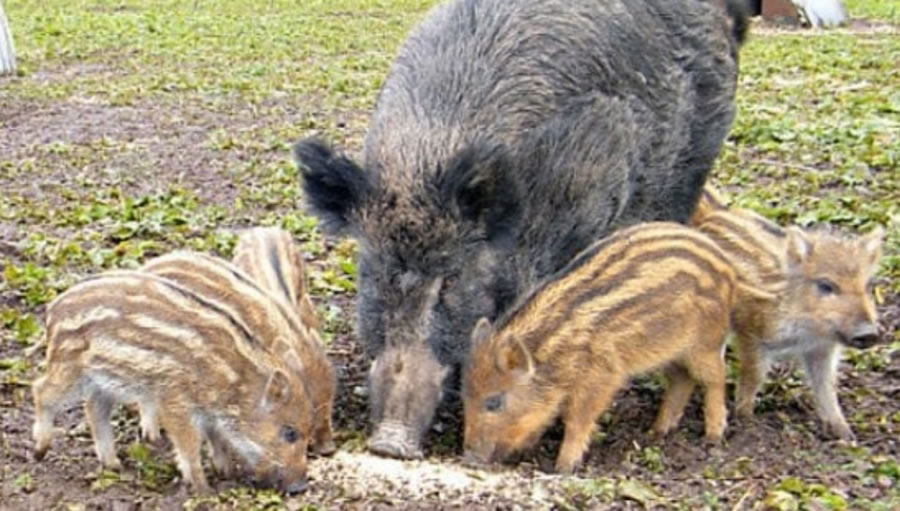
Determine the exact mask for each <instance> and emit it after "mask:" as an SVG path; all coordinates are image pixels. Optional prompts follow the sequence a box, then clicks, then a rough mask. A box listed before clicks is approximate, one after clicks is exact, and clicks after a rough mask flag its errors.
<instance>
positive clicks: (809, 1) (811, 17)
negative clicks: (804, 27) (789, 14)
mask: <svg viewBox="0 0 900 511" xmlns="http://www.w3.org/2000/svg"><path fill="white" fill-rule="evenodd" d="M792 1H793V2H794V5H796V6H797V11H798V12H799V13H800V15H801V16H803V17H804V18H806V20H807V21H809V24H810V26H813V27H829V26H832V25H840V24H842V23H844V22H845V21H847V9H846V8H845V7H844V3H843V2H841V0H792Z"/></svg>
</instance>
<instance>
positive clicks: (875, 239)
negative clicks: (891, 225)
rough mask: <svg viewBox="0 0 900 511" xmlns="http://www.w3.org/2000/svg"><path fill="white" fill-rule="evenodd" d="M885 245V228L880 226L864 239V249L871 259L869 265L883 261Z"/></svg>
mask: <svg viewBox="0 0 900 511" xmlns="http://www.w3.org/2000/svg"><path fill="white" fill-rule="evenodd" d="M883 244H884V228H883V227H881V226H880V225H879V226H878V227H875V228H874V229H872V230H871V231H869V233H868V234H866V235H865V236H863V237H862V247H863V250H865V251H866V254H867V255H868V257H869V263H870V264H875V263H877V262H878V260H879V259H881V246H882V245H883Z"/></svg>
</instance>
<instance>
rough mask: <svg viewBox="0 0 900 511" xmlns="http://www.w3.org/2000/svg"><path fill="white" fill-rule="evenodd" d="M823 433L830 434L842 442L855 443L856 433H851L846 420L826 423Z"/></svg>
mask: <svg viewBox="0 0 900 511" xmlns="http://www.w3.org/2000/svg"><path fill="white" fill-rule="evenodd" d="M825 433H826V435H828V436H831V437H832V438H835V439H837V440H839V441H841V442H843V443H847V444H855V443H856V435H855V434H853V430H852V429H850V426H849V425H847V423H846V422H838V423H833V424H826V426H825Z"/></svg>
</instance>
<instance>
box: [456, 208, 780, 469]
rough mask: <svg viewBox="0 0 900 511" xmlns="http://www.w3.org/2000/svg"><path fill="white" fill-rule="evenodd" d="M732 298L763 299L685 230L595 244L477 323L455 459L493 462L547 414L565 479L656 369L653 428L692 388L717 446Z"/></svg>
mask: <svg viewBox="0 0 900 511" xmlns="http://www.w3.org/2000/svg"><path fill="white" fill-rule="evenodd" d="M743 297H746V299H756V300H760V299H762V300H770V299H772V298H773V297H771V296H770V295H768V294H766V293H763V292H760V291H758V290H756V289H754V288H752V287H749V286H747V285H745V284H743V283H741V282H739V281H738V279H737V276H736V272H735V270H734V267H733V266H732V264H731V262H730V260H729V259H728V257H727V256H726V255H725V254H724V253H723V252H722V251H721V250H720V249H719V248H718V247H717V246H716V245H715V243H713V242H712V240H710V239H709V238H707V237H706V236H705V235H703V234H701V233H699V232H697V231H695V230H693V229H691V228H689V227H687V226H684V225H681V224H677V223H673V222H651V223H645V224H639V225H636V226H632V227H629V228H625V229H622V230H620V231H617V232H615V233H613V234H612V235H610V236H609V237H607V238H605V239H604V240H601V241H599V242H596V243H595V244H593V245H591V246H590V247H589V248H588V249H586V250H585V251H583V252H581V253H580V254H579V255H578V256H577V257H575V258H574V259H573V260H572V262H570V263H569V264H568V265H567V266H566V267H565V268H563V269H562V270H561V271H560V272H559V273H558V274H555V275H554V276H552V277H550V278H548V279H547V280H546V282H544V283H543V284H542V285H541V286H539V287H538V288H536V289H535V290H534V291H533V292H531V293H530V294H528V295H527V297H526V298H523V300H522V301H521V302H520V304H519V305H518V306H516V307H514V308H513V309H511V311H510V312H509V313H508V314H506V315H504V316H501V318H500V319H498V321H497V322H496V325H495V326H494V327H492V326H491V324H490V322H489V321H488V320H487V319H486V318H482V319H481V320H479V322H478V323H477V325H476V327H475V329H474V332H473V334H472V343H473V345H472V355H471V358H470V360H469V362H468V364H467V365H466V369H465V372H464V375H463V403H464V407H465V438H464V442H465V449H466V456H467V458H468V459H470V460H472V461H475V462H487V461H491V460H493V459H497V458H503V457H504V456H506V455H507V454H509V453H511V452H512V451H515V450H518V449H521V448H522V447H525V446H527V445H529V444H530V443H533V442H534V441H536V440H537V439H538V438H540V435H541V433H542V432H543V431H544V429H545V428H546V427H547V426H548V425H549V423H550V422H551V421H552V420H553V419H554V418H555V417H556V415H558V414H559V415H561V416H562V418H563V422H564V423H565V427H566V432H565V439H564V440H563V445H562V447H561V449H560V453H559V457H558V458H557V462H556V467H557V469H558V470H560V471H562V472H571V471H572V470H573V469H574V468H575V466H576V465H577V464H578V462H579V461H580V459H581V457H582V454H583V452H584V451H585V449H587V446H588V444H589V442H590V437H591V433H592V431H593V429H594V421H596V419H597V418H598V417H599V416H600V415H601V414H603V412H604V411H606V409H607V408H608V407H609V405H610V404H611V402H612V400H613V398H614V397H615V394H616V393H617V391H618V390H619V389H620V388H621V387H622V386H623V385H624V384H626V383H627V381H628V379H629V378H631V377H632V376H635V375H638V374H641V373H644V372H647V371H650V370H653V369H657V368H664V370H665V372H666V375H667V377H668V380H669V386H668V388H667V389H666V394H665V396H664V398H663V404H662V406H661V407H660V409H659V414H658V416H657V419H656V423H655V424H654V426H653V430H654V431H655V432H657V433H659V434H664V433H666V432H668V431H669V430H670V429H672V428H673V427H675V426H676V425H677V424H678V422H679V420H680V418H681V415H682V414H683V412H684V408H685V406H686V405H687V402H688V399H689V398H690V396H691V393H692V391H693V389H694V387H695V386H696V385H697V384H698V383H699V384H700V385H702V386H703V388H704V392H705V404H704V415H705V423H706V436H707V438H709V439H711V440H718V439H720V438H721V436H722V433H723V431H724V429H725V423H726V408H725V361H724V358H723V355H724V343H725V337H726V334H727V333H728V331H729V328H730V318H731V313H732V311H733V310H734V305H735V303H736V302H737V301H739V300H741V299H744V298H743Z"/></svg>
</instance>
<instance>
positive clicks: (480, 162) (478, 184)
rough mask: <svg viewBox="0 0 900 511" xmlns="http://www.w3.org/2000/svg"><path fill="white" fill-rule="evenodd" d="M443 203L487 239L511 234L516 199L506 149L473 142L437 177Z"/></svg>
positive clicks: (517, 202) (515, 212)
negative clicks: (476, 226)
mask: <svg viewBox="0 0 900 511" xmlns="http://www.w3.org/2000/svg"><path fill="white" fill-rule="evenodd" d="M440 194H441V199H442V201H443V204H445V205H447V206H448V207H449V208H450V210H451V211H453V212H454V213H455V214H456V215H458V216H459V217H460V218H461V219H462V220H466V221H469V222H473V223H476V224H479V225H480V226H482V227H483V228H484V229H485V231H486V234H487V237H488V239H490V240H494V239H497V238H500V237H506V236H508V235H510V234H511V232H512V228H513V226H514V224H515V220H516V214H517V212H518V204H519V200H518V199H519V198H518V194H517V190H516V182H515V180H514V179H513V171H512V169H511V168H510V164H509V160H508V157H507V155H506V151H505V148H503V146H500V145H489V144H487V143H483V142H481V143H473V144H470V145H469V146H468V147H466V148H465V149H463V150H462V151H460V152H459V153H458V154H457V155H456V157H455V158H453V160H452V161H451V162H450V164H449V165H448V166H447V168H446V170H445V171H444V172H442V173H441V175H440Z"/></svg>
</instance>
